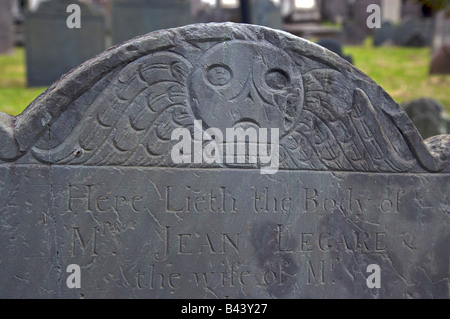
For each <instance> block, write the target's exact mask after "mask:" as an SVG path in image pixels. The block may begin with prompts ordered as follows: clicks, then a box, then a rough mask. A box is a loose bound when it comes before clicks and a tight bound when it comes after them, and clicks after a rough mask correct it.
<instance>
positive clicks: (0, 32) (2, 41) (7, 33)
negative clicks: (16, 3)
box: [0, 0, 14, 54]
mask: <svg viewBox="0 0 450 319" xmlns="http://www.w3.org/2000/svg"><path fill="white" fill-rule="evenodd" d="M12 1H13V0H3V1H0V54H7V53H11V52H12V50H13V48H14V24H13V13H12Z"/></svg>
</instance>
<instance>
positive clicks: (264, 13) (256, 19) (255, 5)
mask: <svg viewBox="0 0 450 319" xmlns="http://www.w3.org/2000/svg"><path fill="white" fill-rule="evenodd" d="M250 5H251V6H250V11H251V14H250V20H251V23H252V24H257V25H262V26H265V27H269V28H273V29H281V28H282V27H283V23H282V18H281V8H280V7H279V6H277V5H275V4H274V3H273V2H272V1H271V0H253V1H252V2H251V3H250Z"/></svg>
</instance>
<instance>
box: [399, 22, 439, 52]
mask: <svg viewBox="0 0 450 319" xmlns="http://www.w3.org/2000/svg"><path fill="white" fill-rule="evenodd" d="M432 29H433V21H432V20H431V19H422V20H419V19H406V20H404V21H403V22H402V23H401V24H400V25H399V26H398V27H397V30H396V33H395V36H394V43H395V44H396V45H399V46H406V47H423V46H429V45H431V39H432V32H433V30H432Z"/></svg>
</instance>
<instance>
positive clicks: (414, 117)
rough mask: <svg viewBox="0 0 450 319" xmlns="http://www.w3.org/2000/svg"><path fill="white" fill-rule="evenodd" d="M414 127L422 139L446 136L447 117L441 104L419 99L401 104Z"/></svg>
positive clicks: (427, 99) (431, 100)
mask: <svg viewBox="0 0 450 319" xmlns="http://www.w3.org/2000/svg"><path fill="white" fill-rule="evenodd" d="M402 107H403V108H404V109H405V112H406V114H408V116H409V118H410V119H411V121H412V122H413V123H414V126H415V127H416V128H417V130H418V131H419V133H420V134H421V135H422V137H423V138H424V139H427V138H429V137H432V136H435V135H441V134H447V133H450V132H447V116H446V114H445V109H444V107H443V106H442V104H441V103H439V102H438V101H436V100H433V99H430V98H420V99H417V100H414V101H411V102H408V103H404V104H402Z"/></svg>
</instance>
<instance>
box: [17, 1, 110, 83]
mask: <svg viewBox="0 0 450 319" xmlns="http://www.w3.org/2000/svg"><path fill="white" fill-rule="evenodd" d="M70 4H78V5H79V6H80V9H81V27H80V28H73V29H71V28H69V27H68V25H67V19H68V17H69V16H70V15H71V13H68V12H67V7H68V6H69V5H70ZM25 42H26V56H27V83H28V86H48V85H50V84H52V83H53V82H55V81H56V80H58V79H59V78H60V77H61V76H62V75H63V74H65V73H67V72H68V71H70V70H71V69H73V68H74V67H76V66H77V65H79V64H81V63H83V62H85V61H87V60H89V59H90V58H92V57H94V56H95V55H96V54H98V53H100V52H102V51H103V50H105V19H104V16H103V14H102V13H101V12H99V11H94V10H93V9H92V8H91V7H90V6H89V5H87V4H85V3H82V2H77V1H75V0H53V1H49V2H43V3H41V5H40V6H39V7H38V9H37V11H34V12H28V13H26V15H25Z"/></svg>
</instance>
